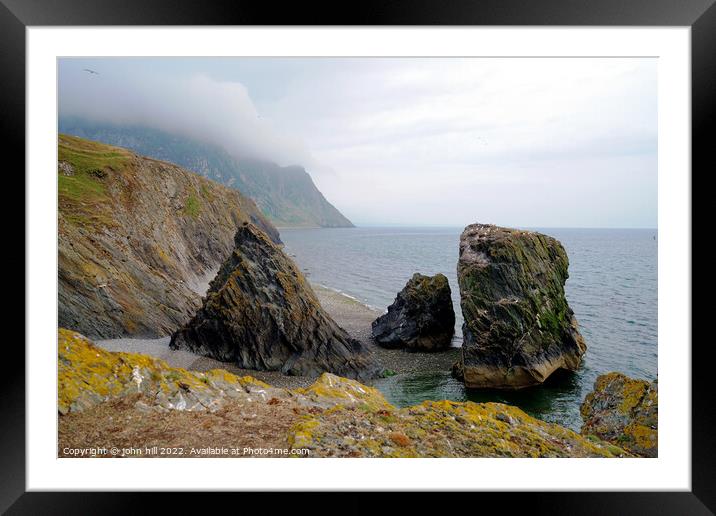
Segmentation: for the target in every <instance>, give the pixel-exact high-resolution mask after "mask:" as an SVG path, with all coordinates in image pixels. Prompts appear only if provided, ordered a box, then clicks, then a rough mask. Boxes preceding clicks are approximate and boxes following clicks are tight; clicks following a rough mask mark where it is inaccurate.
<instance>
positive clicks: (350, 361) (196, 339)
mask: <svg viewBox="0 0 716 516" xmlns="http://www.w3.org/2000/svg"><path fill="white" fill-rule="evenodd" d="M170 347H171V348H172V349H188V350H190V351H193V352H195V353H197V354H200V355H205V356H209V357H211V358H215V359H217V360H221V361H223V362H232V363H234V364H236V365H238V366H239V367H241V368H246V369H257V370H267V371H280V372H282V373H284V374H289V375H301V376H311V375H318V374H320V373H322V372H332V373H335V374H338V375H341V376H345V377H349V378H361V379H367V378H372V377H375V376H376V375H377V374H378V373H379V370H378V366H377V365H376V364H375V363H374V362H373V360H372V357H371V355H370V353H369V352H368V350H367V349H366V348H365V346H364V345H363V344H361V343H360V342H359V341H357V340H355V339H353V338H352V337H350V336H349V335H348V333H346V332H345V331H344V330H343V329H342V328H340V327H339V326H338V325H337V324H336V323H335V322H334V321H333V319H332V318H331V317H330V316H329V315H328V314H327V313H326V312H325V311H324V310H323V308H322V307H321V305H320V303H319V302H318V300H317V298H316V296H315V294H314V293H313V290H312V289H311V287H310V285H309V284H308V283H307V282H306V280H305V278H304V277H303V275H302V274H301V273H300V272H299V271H298V269H297V268H296V266H295V265H294V263H293V262H292V261H291V260H290V258H288V257H287V256H286V255H285V254H284V252H283V251H282V250H281V249H280V248H279V247H278V246H276V245H275V244H273V243H272V242H271V241H270V240H269V239H268V238H267V237H266V235H265V234H264V233H263V232H261V231H260V230H258V229H257V228H256V227H255V226H253V225H252V224H244V225H242V226H241V227H240V228H239V229H238V231H237V232H236V236H235V238H234V251H233V253H232V254H231V256H229V258H228V259H227V260H226V261H225V262H224V264H223V265H222V266H221V268H220V270H219V273H218V274H217V276H216V278H214V280H213V281H212V282H211V284H210V286H209V291H208V292H207V295H206V297H205V298H204V302H203V305H202V307H201V308H200V309H199V310H198V312H197V313H196V315H195V316H194V317H193V318H192V320H191V321H189V323H188V324H186V325H185V326H184V327H183V328H181V329H179V330H178V331H177V332H176V333H174V335H173V336H172V339H171V342H170Z"/></svg>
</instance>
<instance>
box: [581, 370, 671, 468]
mask: <svg viewBox="0 0 716 516" xmlns="http://www.w3.org/2000/svg"><path fill="white" fill-rule="evenodd" d="M658 394H659V389H658V384H657V382H656V380H655V381H653V382H647V381H646V380H635V379H633V378H629V377H628V376H626V375H623V374H621V373H609V374H604V375H601V376H599V377H598V378H597V380H596V381H595V382H594V391H592V392H590V393H589V394H587V397H586V398H585V400H584V403H582V407H581V414H582V419H583V420H584V425H583V426H582V429H581V430H580V432H581V433H582V435H587V436H589V435H594V436H597V437H598V438H600V439H603V440H605V441H609V442H611V443H614V444H616V445H617V446H619V447H621V448H623V449H625V450H628V451H629V452H630V453H633V454H635V455H640V456H642V457H657V456H658V444H659V439H658V431H659V430H658V429H659V421H658V419H659V402H658Z"/></svg>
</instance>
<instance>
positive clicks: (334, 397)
mask: <svg viewBox="0 0 716 516" xmlns="http://www.w3.org/2000/svg"><path fill="white" fill-rule="evenodd" d="M294 392H296V393H297V394H301V395H304V396H306V397H308V398H311V399H313V400H315V401H317V402H325V404H327V405H336V404H338V403H340V404H345V405H365V406H366V407H368V408H370V409H372V410H379V409H383V408H394V407H393V406H392V405H390V404H389V403H388V402H387V401H386V400H385V398H384V397H383V395H382V394H381V393H380V391H379V390H378V389H374V388H373V387H368V386H367V385H363V384H362V383H360V382H357V381H355V380H351V379H348V378H343V377H341V376H336V375H334V374H331V373H323V374H322V375H321V376H320V377H319V378H318V380H316V381H315V382H314V383H313V384H312V385H311V386H309V387H307V388H305V389H296V390H295V391H294Z"/></svg>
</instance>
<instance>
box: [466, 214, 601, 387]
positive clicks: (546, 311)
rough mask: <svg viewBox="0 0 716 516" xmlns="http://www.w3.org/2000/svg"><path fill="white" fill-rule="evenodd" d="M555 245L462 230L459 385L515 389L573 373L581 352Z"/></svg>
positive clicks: (504, 232) (561, 255) (526, 235)
mask: <svg viewBox="0 0 716 516" xmlns="http://www.w3.org/2000/svg"><path fill="white" fill-rule="evenodd" d="M568 265H569V261H568V259H567V253H566V252H565V251H564V248H563V247H562V244H560V243H559V242H558V241H557V240H555V239H554V238H551V237H548V236H546V235H542V234H540V233H535V232H531V231H520V230H517V229H509V228H501V227H497V226H492V225H487V224H472V225H470V226H467V227H466V228H465V230H464V231H463V233H462V235H461V236H460V259H459V260H458V265H457V276H458V283H459V285H460V304H461V307H462V313H463V317H464V319H465V322H464V324H463V348H462V361H461V362H458V364H456V367H455V373H456V375H457V376H459V377H462V378H463V380H464V382H465V386H467V387H473V388H482V387H491V388H499V389H519V388H522V387H527V386H530V385H535V384H540V383H542V382H544V381H545V380H546V379H547V377H549V376H550V375H551V374H552V373H553V372H554V371H556V370H557V369H568V370H576V369H577V368H578V367H579V364H580V362H581V359H582V355H583V354H584V352H585V351H586V349H587V347H586V344H585V343H584V339H583V338H582V336H581V335H580V334H579V331H578V329H577V320H576V318H575V317H574V313H573V312H572V310H571V309H570V308H569V305H568V304H567V300H566V299H565V296H564V283H565V281H566V280H567V277H568V273H567V267H568Z"/></svg>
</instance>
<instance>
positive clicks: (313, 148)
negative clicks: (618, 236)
mask: <svg viewBox="0 0 716 516" xmlns="http://www.w3.org/2000/svg"><path fill="white" fill-rule="evenodd" d="M656 67H657V63H656V59H653V58H568V59H564V58H504V59H503V58H460V59H458V58H81V59H80V58H69V59H61V60H59V64H58V69H59V77H58V93H59V115H60V116H79V117H83V118H88V119H91V120H97V121H103V122H116V123H126V124H139V125H147V126H149V127H153V128H156V129H161V130H165V131H169V132H176V133H179V134H182V135H184V136H190V137H193V138H196V139H199V140H202V141H207V142H211V143H214V144H218V145H221V146H222V147H224V148H225V149H226V150H227V151H228V152H230V153H232V154H234V155H236V156H247V155H250V156H254V157H259V158H262V159H267V160H270V161H274V162H277V163H279V164H281V165H290V164H298V165H302V166H304V167H305V168H306V170H307V171H308V172H309V173H310V174H311V177H312V178H313V180H314V182H315V183H316V185H317V187H318V188H319V190H321V192H322V193H323V194H324V195H325V196H326V198H327V199H328V200H329V201H330V202H331V203H332V204H334V205H335V206H336V207H337V208H338V209H339V210H340V211H341V212H342V213H343V214H344V215H346V216H347V217H348V218H349V219H351V220H352V221H353V222H354V223H355V224H357V225H412V226H423V225H431V226H464V225H467V224H470V223H473V222H483V223H493V224H498V225H503V226H518V227H633V228H636V227H649V228H656V226H657V68H656ZM85 69H90V70H93V71H96V72H97V73H96V74H93V73H89V72H87V71H86V70H85Z"/></svg>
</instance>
